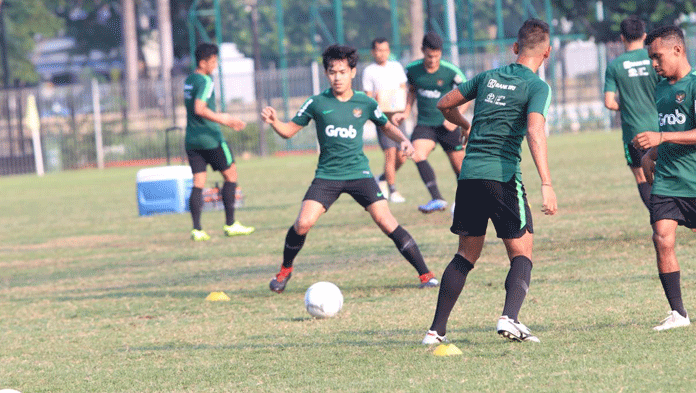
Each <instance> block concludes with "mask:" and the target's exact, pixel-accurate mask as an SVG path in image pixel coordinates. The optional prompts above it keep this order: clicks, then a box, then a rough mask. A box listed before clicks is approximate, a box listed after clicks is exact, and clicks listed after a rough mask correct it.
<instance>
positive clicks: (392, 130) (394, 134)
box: [380, 122, 415, 157]
mask: <svg viewBox="0 0 696 393" xmlns="http://www.w3.org/2000/svg"><path fill="white" fill-rule="evenodd" d="M380 132H383V133H384V135H386V136H388V137H389V138H390V139H391V140H393V141H394V142H399V143H400V144H401V151H402V152H403V153H404V155H405V156H406V157H411V156H413V153H414V152H415V149H414V148H413V145H412V144H411V141H409V140H408V138H406V136H405V135H404V133H403V132H401V130H400V129H398V128H397V127H396V126H395V125H393V124H392V123H391V122H387V123H386V124H385V125H383V126H381V127H380Z"/></svg>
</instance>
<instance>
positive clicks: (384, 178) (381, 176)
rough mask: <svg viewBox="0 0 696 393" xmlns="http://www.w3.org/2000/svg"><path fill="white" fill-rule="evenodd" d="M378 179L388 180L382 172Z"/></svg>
mask: <svg viewBox="0 0 696 393" xmlns="http://www.w3.org/2000/svg"><path fill="white" fill-rule="evenodd" d="M377 180H379V181H387V178H386V177H384V173H382V174H381V175H379V177H377Z"/></svg>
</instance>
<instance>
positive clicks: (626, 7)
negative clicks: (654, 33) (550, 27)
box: [553, 0, 696, 42]
mask: <svg viewBox="0 0 696 393" xmlns="http://www.w3.org/2000/svg"><path fill="white" fill-rule="evenodd" d="M553 5H554V8H555V9H556V10H557V12H558V14H559V15H562V16H565V18H567V19H568V20H571V21H573V22H575V25H576V26H575V30H574V32H581V33H586V34H587V35H588V36H593V37H595V39H596V40H597V41H598V42H609V41H618V40H619V34H620V32H619V24H620V23H621V21H622V20H623V19H625V18H626V17H628V16H631V15H636V16H638V17H640V18H641V19H643V20H644V21H646V22H647V26H646V28H647V30H648V31H649V30H650V29H652V28H655V27H659V26H663V25H670V24H674V23H675V22H676V21H677V20H678V19H679V17H680V16H681V15H682V14H688V13H691V12H694V11H696V5H694V3H693V2H690V1H684V0H670V1H638V0H630V1H604V21H602V22H599V21H598V20H597V12H596V11H597V10H596V2H595V1H582V0H554V1H553Z"/></svg>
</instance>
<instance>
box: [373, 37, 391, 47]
mask: <svg viewBox="0 0 696 393" xmlns="http://www.w3.org/2000/svg"><path fill="white" fill-rule="evenodd" d="M385 42H386V43H389V40H388V39H386V38H384V37H377V38H375V39H374V40H372V49H375V47H376V46H377V44H383V43H385Z"/></svg>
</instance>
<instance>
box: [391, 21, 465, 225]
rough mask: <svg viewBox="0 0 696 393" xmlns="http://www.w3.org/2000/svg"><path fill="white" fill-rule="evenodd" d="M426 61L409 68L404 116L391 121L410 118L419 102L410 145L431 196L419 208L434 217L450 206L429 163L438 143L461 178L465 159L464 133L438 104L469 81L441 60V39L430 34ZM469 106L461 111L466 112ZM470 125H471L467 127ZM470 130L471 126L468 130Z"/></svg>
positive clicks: (427, 42)
mask: <svg viewBox="0 0 696 393" xmlns="http://www.w3.org/2000/svg"><path fill="white" fill-rule="evenodd" d="M421 50H422V51H423V55H424V58H423V59H420V60H416V61H414V62H412V63H410V64H408V65H407V66H406V76H407V78H408V97H407V100H406V109H405V110H404V112H401V113H397V114H395V115H394V116H393V117H392V120H393V121H394V122H395V124H397V125H399V124H401V122H402V121H403V120H404V119H405V118H406V117H408V116H409V115H410V113H411V108H412V107H413V102H414V101H416V103H417V108H418V119H417V121H416V127H415V128H414V129H413V133H412V134H411V141H412V142H413V146H414V148H415V149H416V154H414V156H413V161H415V163H416V167H417V168H418V173H419V174H420V176H421V179H422V180H423V183H425V186H426V187H427V188H428V191H429V192H430V197H431V201H430V202H428V203H427V204H425V205H422V206H419V207H418V210H420V211H421V212H423V213H432V212H434V211H438V210H445V209H446V208H447V202H446V201H445V200H444V198H443V197H442V194H440V189H439V188H438V186H437V181H436V179H435V171H433V168H432V166H430V164H429V163H428V161H427V160H428V156H429V155H430V152H432V151H433V149H434V148H435V145H436V143H439V144H440V145H441V146H442V149H443V150H444V151H445V153H447V157H448V158H449V161H450V164H451V165H452V169H453V170H454V173H455V174H456V175H457V176H459V171H460V169H461V166H462V158H464V150H463V147H462V143H461V133H460V132H457V126H456V125H455V124H452V123H451V122H449V121H447V120H446V119H445V118H444V117H443V116H442V113H440V111H439V110H437V106H436V105H437V101H438V100H439V99H440V97H441V96H442V95H443V94H445V93H447V92H448V91H450V90H451V89H452V87H453V86H456V85H458V84H460V83H462V82H464V81H465V80H466V77H465V76H464V74H463V73H462V71H461V70H459V68H457V67H456V66H455V65H454V64H452V63H449V62H447V61H444V60H442V38H440V36H439V35H437V34H435V33H433V32H429V33H427V34H426V35H425V36H424V37H423V46H422V48H421ZM466 108H467V106H463V107H462V108H461V110H462V111H465V110H466ZM466 124H469V123H466ZM466 128H467V129H468V126H467V127H466Z"/></svg>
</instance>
